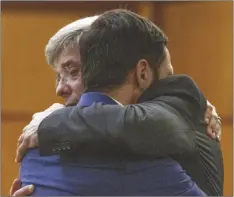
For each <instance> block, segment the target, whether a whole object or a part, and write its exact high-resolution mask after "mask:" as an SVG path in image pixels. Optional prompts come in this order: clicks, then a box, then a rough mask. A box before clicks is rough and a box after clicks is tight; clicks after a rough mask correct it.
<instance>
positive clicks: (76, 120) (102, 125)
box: [38, 100, 194, 156]
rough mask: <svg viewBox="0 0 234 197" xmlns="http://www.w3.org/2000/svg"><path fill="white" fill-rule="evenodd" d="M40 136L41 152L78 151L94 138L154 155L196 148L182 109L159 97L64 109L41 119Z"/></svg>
mask: <svg viewBox="0 0 234 197" xmlns="http://www.w3.org/2000/svg"><path fill="white" fill-rule="evenodd" d="M38 138H39V149H40V152H41V154H42V155H51V154H60V153H66V152H71V151H75V150H77V148H79V147H80V146H82V148H85V146H84V145H85V144H86V143H90V142H92V141H95V142H100V143H105V142H108V141H109V142H111V141H122V142H123V143H125V144H126V145H127V146H128V147H129V148H130V149H131V150H132V151H134V152H135V153H139V154H146V155H154V156H164V155H167V156H168V155H174V154H182V153H184V152H188V151H189V152H190V151H193V149H194V142H193V141H194V140H193V136H191V133H190V127H189V126H188V125H187V124H186V122H185V121H184V119H183V118H182V117H181V115H180V114H179V112H177V111H176V110H175V109H174V108H172V107H170V106H168V105H167V104H165V103H164V102H161V101H157V100H153V101H150V102H145V103H142V104H137V105H129V106H126V107H121V106H117V105H116V106H115V105H101V104H93V105H92V106H90V107H85V108H79V107H68V108H65V109H61V110H58V111H56V112H54V113H53V114H51V115H50V116H48V117H47V118H45V119H44V120H43V121H42V122H41V124H40V126H39V128H38Z"/></svg>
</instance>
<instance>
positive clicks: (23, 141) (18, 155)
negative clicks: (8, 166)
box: [15, 135, 29, 163]
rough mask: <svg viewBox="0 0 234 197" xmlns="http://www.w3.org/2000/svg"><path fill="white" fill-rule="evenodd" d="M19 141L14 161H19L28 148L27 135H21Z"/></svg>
mask: <svg viewBox="0 0 234 197" xmlns="http://www.w3.org/2000/svg"><path fill="white" fill-rule="evenodd" d="M22 136H23V137H22V139H21V143H20V144H19V146H18V149H17V152H16V159H15V162H18V163H19V162H21V161H22V159H23V157H24V155H25V153H26V151H27V149H28V148H29V137H25V136H24V135H22Z"/></svg>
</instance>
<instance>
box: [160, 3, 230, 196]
mask: <svg viewBox="0 0 234 197" xmlns="http://www.w3.org/2000/svg"><path fill="white" fill-rule="evenodd" d="M161 9H162V11H161V13H162V16H161V18H162V19H163V21H161V24H162V28H163V30H164V31H165V33H166V34H167V35H168V37H169V50H170V52H171V56H172V63H173V66H174V69H175V71H176V73H184V74H188V75H190V76H191V77H192V78H193V79H195V81H196V82H197V84H198V86H199V87H200V88H201V90H202V91H203V93H204V94H205V96H206V97H207V99H208V100H209V101H210V102H211V103H212V104H214V105H215V106H216V108H217V111H218V113H219V114H220V115H221V116H222V118H223V119H224V120H226V121H224V122H223V138H222V148H223V156H224V164H225V186H224V191H225V192H224V194H225V196H229V195H230V196H231V195H232V194H233V193H232V186H233V177H232V176H233V170H232V164H233V163H232V160H233V149H232V143H233V134H232V118H233V116H232V110H233V107H232V102H233V99H232V95H233V87H232V73H233V71H232V58H233V57H232V55H233V45H232V44H233V40H232V36H233V31H232V29H233V19H232V2H180V3H171V2H165V3H163V5H161Z"/></svg>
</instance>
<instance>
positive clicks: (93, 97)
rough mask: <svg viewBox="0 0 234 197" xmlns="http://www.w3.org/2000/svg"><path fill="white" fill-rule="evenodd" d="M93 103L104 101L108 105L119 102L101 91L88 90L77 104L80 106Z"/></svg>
mask: <svg viewBox="0 0 234 197" xmlns="http://www.w3.org/2000/svg"><path fill="white" fill-rule="evenodd" d="M93 103H102V104H106V105H116V104H118V103H117V102H116V101H115V100H114V99H112V98H111V97H109V96H107V95H105V94H103V93H100V92H87V93H85V94H83V95H82V96H81V98H80V100H79V102H78V104H77V106H79V107H87V106H90V105H92V104H93Z"/></svg>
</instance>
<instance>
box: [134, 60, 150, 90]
mask: <svg viewBox="0 0 234 197" xmlns="http://www.w3.org/2000/svg"><path fill="white" fill-rule="evenodd" d="M136 80H137V83H138V85H139V87H140V88H141V89H146V88H148V87H149V86H150V84H151V83H152V81H153V73H152V71H151V69H150V66H149V64H148V62H147V61H146V60H145V59H141V60H139V61H138V63H137V65H136Z"/></svg>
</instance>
